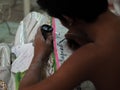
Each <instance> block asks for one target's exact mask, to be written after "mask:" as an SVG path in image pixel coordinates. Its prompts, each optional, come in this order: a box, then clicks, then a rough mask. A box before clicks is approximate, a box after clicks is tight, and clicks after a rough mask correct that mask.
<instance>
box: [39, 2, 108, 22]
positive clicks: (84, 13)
mask: <svg viewBox="0 0 120 90" xmlns="http://www.w3.org/2000/svg"><path fill="white" fill-rule="evenodd" d="M37 2H38V4H39V6H40V7H41V8H42V9H43V10H45V11H47V12H48V14H49V15H50V16H53V17H56V18H59V19H60V20H66V19H65V18H64V16H67V17H70V18H72V19H80V20H83V21H86V22H93V21H95V20H96V18H97V17H98V16H99V15H100V14H102V13H103V12H105V11H106V10H107V9H108V2H107V0H37Z"/></svg>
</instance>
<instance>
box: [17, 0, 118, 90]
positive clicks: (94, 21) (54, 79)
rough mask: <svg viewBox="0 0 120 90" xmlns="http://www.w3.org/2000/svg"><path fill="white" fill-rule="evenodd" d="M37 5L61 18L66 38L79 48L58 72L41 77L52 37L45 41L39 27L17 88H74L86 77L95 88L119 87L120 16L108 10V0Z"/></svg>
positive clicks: (60, 0) (51, 1)
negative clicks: (82, 35) (44, 77)
mask: <svg viewBox="0 0 120 90" xmlns="http://www.w3.org/2000/svg"><path fill="white" fill-rule="evenodd" d="M38 4H39V5H40V7H41V8H42V9H43V10H45V11H47V12H48V14H49V15H50V16H53V17H56V18H58V19H60V21H61V23H62V24H63V25H64V26H65V27H67V28H68V29H69V32H68V33H67V34H66V38H67V39H69V40H73V41H74V42H75V43H77V44H78V45H79V46H80V47H78V48H77V49H76V50H75V51H74V53H73V54H72V55H71V56H70V57H69V58H68V60H66V62H64V64H63V65H62V66H61V67H60V69H59V70H58V71H56V72H55V73H54V74H53V75H52V76H50V77H48V78H47V79H44V80H41V78H40V69H41V67H42V64H41V62H42V63H43V62H44V64H45V63H46V62H47V60H48V57H49V54H50V52H51V49H50V48H51V45H52V43H51V41H52V37H51V35H49V36H48V38H47V39H46V40H44V39H43V37H42V35H41V32H40V30H38V33H37V35H36V38H35V54H34V58H33V61H32V64H31V66H30V68H29V70H28V71H27V72H26V75H25V76H24V78H23V79H22V81H21V84H20V89H19V90H34V89H35V90H73V88H75V87H76V86H77V85H79V84H81V83H82V82H83V81H86V80H90V81H92V82H93V84H94V85H95V87H96V90H120V18H119V17H117V16H116V15H114V14H113V13H111V12H110V11H109V10H108V2H107V0H38ZM81 33H84V34H85V35H86V37H84V38H88V39H89V40H88V39H87V40H88V41H86V42H87V43H86V42H85V41H84V40H81V37H79V35H81ZM85 40H86V39H85ZM83 41H84V42H85V43H83V44H82V45H81V42H83Z"/></svg>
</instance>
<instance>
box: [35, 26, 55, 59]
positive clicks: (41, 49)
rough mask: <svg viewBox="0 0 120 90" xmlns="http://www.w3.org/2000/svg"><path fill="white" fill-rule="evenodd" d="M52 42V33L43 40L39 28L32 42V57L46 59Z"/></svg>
mask: <svg viewBox="0 0 120 90" xmlns="http://www.w3.org/2000/svg"><path fill="white" fill-rule="evenodd" d="M52 41H53V38H52V32H49V33H47V38H46V40H45V39H44V38H43V35H42V33H41V29H40V28H39V29H38V32H37V34H36V36H35V40H34V48H35V49H34V57H38V58H39V57H42V58H48V57H49V55H50V53H51V51H52V47H53V44H52Z"/></svg>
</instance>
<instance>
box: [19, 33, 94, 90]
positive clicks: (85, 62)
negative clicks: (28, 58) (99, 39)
mask: <svg viewBox="0 0 120 90" xmlns="http://www.w3.org/2000/svg"><path fill="white" fill-rule="evenodd" d="M38 33H39V32H38ZM37 38H38V39H40V38H41V37H37ZM47 43H48V42H47ZM37 44H38V46H39V44H42V46H40V47H37V46H35V47H37V48H35V55H34V58H33V62H32V64H31V66H30V68H29V70H28V71H27V72H26V74H25V76H24V78H23V79H22V81H21V84H20V89H19V90H34V89H36V90H72V89H73V88H74V87H75V86H77V85H79V84H80V83H81V82H82V81H84V80H87V79H89V78H90V77H89V76H91V70H92V68H93V67H94V63H93V62H94V60H95V59H96V55H95V54H96V52H95V51H96V49H95V47H94V45H93V44H88V45H85V46H83V47H81V48H79V49H78V50H76V51H75V52H74V53H73V54H72V55H71V56H70V57H69V58H68V60H67V61H66V62H65V63H64V64H63V65H62V66H61V68H60V69H59V70H58V71H56V72H55V74H53V75H52V76H50V77H48V78H46V79H44V80H41V78H40V71H41V66H42V65H41V62H43V61H44V64H45V63H46V61H47V58H48V57H49V54H50V51H49V50H48V49H49V45H46V44H44V43H43V41H42V42H41V41H36V44H35V45H37ZM43 44H44V45H43ZM46 48H47V50H46ZM46 52H47V53H46ZM38 53H39V54H38Z"/></svg>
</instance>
